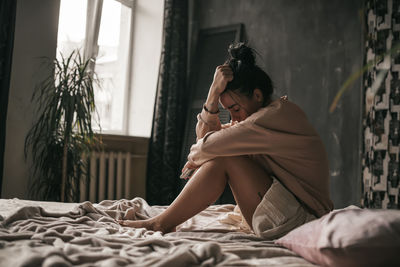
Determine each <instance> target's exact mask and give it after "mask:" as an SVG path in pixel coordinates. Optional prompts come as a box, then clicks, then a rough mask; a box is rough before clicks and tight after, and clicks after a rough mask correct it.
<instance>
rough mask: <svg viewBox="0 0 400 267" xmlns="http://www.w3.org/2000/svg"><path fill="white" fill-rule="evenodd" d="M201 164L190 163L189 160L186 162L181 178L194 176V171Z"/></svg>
mask: <svg viewBox="0 0 400 267" xmlns="http://www.w3.org/2000/svg"><path fill="white" fill-rule="evenodd" d="M198 167H200V166H197V165H194V164H192V163H190V162H189V161H188V162H186V164H185V166H183V168H182V174H181V176H180V178H181V179H185V180H186V179H190V177H192V176H193V174H194V172H195V171H196V170H197V168H198Z"/></svg>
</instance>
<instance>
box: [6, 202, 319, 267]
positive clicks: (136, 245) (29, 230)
mask: <svg viewBox="0 0 400 267" xmlns="http://www.w3.org/2000/svg"><path fill="white" fill-rule="evenodd" d="M163 209H165V207H162V206H149V205H148V204H147V203H146V202H145V201H144V200H143V199H141V198H135V199H133V200H116V201H110V200H107V201H103V202H101V203H99V204H92V203H90V202H84V203H80V204H78V203H76V204H74V203H56V202H37V201H26V200H19V199H7V200H6V199H1V200H0V215H1V217H0V222H1V225H0V266H314V265H313V264H311V263H309V262H307V261H306V260H305V259H303V258H301V257H299V256H297V255H296V254H295V253H293V252H291V251H289V250H287V249H285V248H282V247H279V246H277V245H274V244H273V242H272V241H266V240H262V239H260V238H258V237H256V236H255V235H254V234H252V233H251V232H249V230H248V229H246V227H243V225H240V223H238V221H237V220H238V218H240V216H238V214H237V212H236V211H235V210H234V206H233V205H215V206H211V207H209V208H208V209H206V210H205V211H203V212H202V213H200V214H198V215H196V216H195V217H193V218H192V219H190V220H188V221H187V222H185V223H183V224H182V225H180V226H178V227H177V232H174V233H169V234H165V235H162V234H161V232H153V231H147V230H146V229H133V228H128V227H122V226H120V225H119V224H118V223H116V219H144V218H148V217H152V216H155V215H157V214H159V213H160V212H161V211H162V210H163Z"/></svg>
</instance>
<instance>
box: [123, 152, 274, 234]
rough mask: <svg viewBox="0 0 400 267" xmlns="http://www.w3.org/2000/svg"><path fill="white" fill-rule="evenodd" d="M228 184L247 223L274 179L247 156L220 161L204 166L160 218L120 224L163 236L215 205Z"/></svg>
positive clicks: (210, 162)
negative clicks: (159, 233)
mask: <svg viewBox="0 0 400 267" xmlns="http://www.w3.org/2000/svg"><path fill="white" fill-rule="evenodd" d="M227 183H229V185H230V187H231V189H232V192H233V195H234V197H235V200H236V202H237V203H238V205H239V207H240V210H241V211H242V214H243V216H244V217H245V219H246V221H247V223H248V224H249V225H250V226H251V225H252V216H253V213H254V211H255V209H256V207H257V206H258V204H259V203H260V201H261V199H262V196H263V195H264V194H265V192H266V191H267V190H268V189H269V187H270V186H271V184H272V179H271V178H270V177H269V176H268V174H267V173H266V172H265V171H264V170H263V169H262V168H261V167H260V166H259V165H258V164H257V163H255V162H254V161H253V160H251V159H249V158H248V157H246V156H237V157H221V158H216V159H214V160H211V161H208V162H206V163H204V164H203V165H202V166H201V167H200V168H199V170H198V171H197V172H196V173H195V174H194V175H193V177H192V178H191V179H190V180H189V182H188V183H187V184H186V186H185V187H184V189H183V190H182V192H181V193H180V194H179V196H178V197H177V198H176V199H175V200H174V202H172V204H171V205H170V206H169V207H168V208H167V209H166V210H165V211H164V212H163V213H161V214H160V215H158V216H156V217H154V218H151V219H148V220H143V221H121V222H120V223H121V224H122V225H126V226H131V227H135V228H140V227H144V228H147V229H151V230H159V231H162V232H164V233H166V232H170V231H173V229H174V228H175V227H176V226H177V225H179V224H181V223H183V222H184V221H186V220H187V219H189V218H191V217H192V216H194V215H196V214H197V213H199V212H200V211H202V210H204V209H205V208H207V207H208V206H209V205H211V204H213V203H214V202H215V201H216V200H217V199H218V197H219V196H220V195H221V194H222V192H223V191H224V188H225V186H226V184H227Z"/></svg>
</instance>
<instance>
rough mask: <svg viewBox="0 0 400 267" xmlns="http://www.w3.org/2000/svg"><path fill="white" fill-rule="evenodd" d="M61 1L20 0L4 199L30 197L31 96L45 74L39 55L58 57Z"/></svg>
mask: <svg viewBox="0 0 400 267" xmlns="http://www.w3.org/2000/svg"><path fill="white" fill-rule="evenodd" d="M59 5H60V1H59V0H34V1H33V0H18V1H17V16H16V24H15V35H14V51H13V62H12V69H11V81H10V92H9V102H8V112H7V126H6V145H5V152H4V172H3V187H2V198H13V197H17V198H27V196H28V195H27V193H28V192H27V190H28V177H29V166H30V163H29V162H25V160H24V140H25V136H26V135H27V133H28V131H29V129H30V128H31V126H32V122H33V121H34V118H35V115H36V114H34V111H35V107H34V106H33V105H32V104H31V102H30V100H31V96H32V93H33V89H34V86H35V84H36V83H37V81H38V80H39V79H40V77H41V75H43V73H40V72H39V71H38V70H39V69H40V68H39V66H40V64H41V60H40V58H39V57H49V58H54V57H55V53H56V44H57V27H58V12H59Z"/></svg>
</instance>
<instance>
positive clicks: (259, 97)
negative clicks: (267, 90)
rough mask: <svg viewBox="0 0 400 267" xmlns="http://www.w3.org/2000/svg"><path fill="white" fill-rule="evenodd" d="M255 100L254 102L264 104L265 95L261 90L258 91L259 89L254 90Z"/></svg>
mask: <svg viewBox="0 0 400 267" xmlns="http://www.w3.org/2000/svg"><path fill="white" fill-rule="evenodd" d="M253 98H254V100H256V101H257V102H259V103H263V102H264V95H263V93H262V92H261V90H260V89H258V88H256V89H254V91H253Z"/></svg>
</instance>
